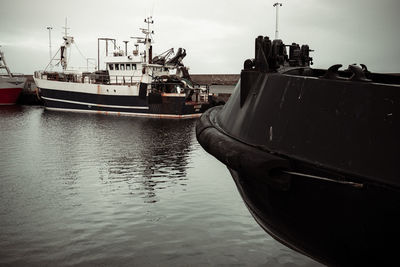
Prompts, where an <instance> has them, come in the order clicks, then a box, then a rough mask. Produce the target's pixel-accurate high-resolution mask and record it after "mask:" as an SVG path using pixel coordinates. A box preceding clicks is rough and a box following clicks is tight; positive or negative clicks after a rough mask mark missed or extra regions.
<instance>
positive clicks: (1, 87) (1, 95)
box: [0, 50, 26, 105]
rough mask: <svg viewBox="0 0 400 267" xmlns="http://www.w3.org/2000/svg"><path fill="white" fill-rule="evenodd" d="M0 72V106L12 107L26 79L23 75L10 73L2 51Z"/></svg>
mask: <svg viewBox="0 0 400 267" xmlns="http://www.w3.org/2000/svg"><path fill="white" fill-rule="evenodd" d="M0 71H1V74H0V105H14V104H15V103H16V102H17V100H18V97H19V95H20V94H21V91H22V89H23V88H24V86H25V83H26V78H25V77H24V75H23V74H15V73H11V71H10V69H9V68H8V66H7V63H6V60H5V58H4V52H3V51H2V50H0Z"/></svg>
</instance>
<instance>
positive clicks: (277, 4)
mask: <svg viewBox="0 0 400 267" xmlns="http://www.w3.org/2000/svg"><path fill="white" fill-rule="evenodd" d="M280 6H282V3H278V2H276V3H275V4H274V5H273V7H275V8H276V25H275V39H278V17H279V7H280Z"/></svg>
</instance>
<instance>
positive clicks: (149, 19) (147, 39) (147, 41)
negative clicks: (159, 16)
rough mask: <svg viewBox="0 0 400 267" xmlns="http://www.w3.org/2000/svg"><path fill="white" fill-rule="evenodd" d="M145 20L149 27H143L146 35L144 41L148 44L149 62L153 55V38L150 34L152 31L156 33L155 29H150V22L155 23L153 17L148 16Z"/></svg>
mask: <svg viewBox="0 0 400 267" xmlns="http://www.w3.org/2000/svg"><path fill="white" fill-rule="evenodd" d="M144 22H146V23H147V29H141V30H142V32H143V33H144V34H145V35H146V37H145V40H144V43H145V45H146V55H145V56H146V61H145V62H146V63H147V64H149V63H150V61H151V57H152V55H151V54H152V51H151V39H150V35H151V34H152V33H154V31H150V24H153V23H154V21H153V17H151V16H150V17H147V18H146V19H145V20H144Z"/></svg>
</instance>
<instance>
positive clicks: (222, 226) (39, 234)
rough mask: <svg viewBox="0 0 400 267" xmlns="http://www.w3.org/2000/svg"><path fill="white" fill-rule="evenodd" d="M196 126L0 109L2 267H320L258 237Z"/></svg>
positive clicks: (260, 234)
mask: <svg viewBox="0 0 400 267" xmlns="http://www.w3.org/2000/svg"><path fill="white" fill-rule="evenodd" d="M195 123H196V120H194V119H190V120H159V119H147V118H133V117H117V116H104V115H93V114H92V115H89V114H78V113H64V112H52V111H47V110H44V109H43V108H42V107H38V106H36V107H35V106H2V107H0V265H1V266H4V265H10V266H220V265H227V266H232V265H236V266H320V265H319V264H318V263H316V262H315V261H313V260H311V259H309V258H308V257H306V256H303V255H301V254H299V253H297V252H295V251H293V250H291V249H289V248H287V247H285V246H284V245H282V244H280V243H279V242H277V241H275V240H274V239H273V238H272V237H270V236H269V235H268V234H266V233H265V232H264V231H263V230H262V229H261V227H260V226H259V225H258V224H257V223H256V221H255V220H254V219H253V218H252V216H251V215H250V213H249V211H248V210H247V208H246V206H245V204H244V202H243V201H242V199H241V197H240V195H239V193H238V191H237V189H236V186H235V184H234V181H233V179H232V178H231V176H230V174H229V171H228V170H227V169H226V167H225V165H222V164H221V163H220V162H219V161H217V160H216V159H214V158H213V157H212V156H211V155H209V154H208V153H206V152H205V151H204V150H203V149H202V148H201V146H200V145H199V144H198V143H197V140H196V136H195V132H194V127H195Z"/></svg>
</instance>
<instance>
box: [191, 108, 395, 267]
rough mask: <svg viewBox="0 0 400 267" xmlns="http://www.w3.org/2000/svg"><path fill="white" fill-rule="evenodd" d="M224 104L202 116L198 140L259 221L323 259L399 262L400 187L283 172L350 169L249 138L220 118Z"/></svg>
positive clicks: (365, 263)
mask: <svg viewBox="0 0 400 267" xmlns="http://www.w3.org/2000/svg"><path fill="white" fill-rule="evenodd" d="M222 109H223V108H222V107H214V108H212V109H210V110H208V111H207V112H205V113H204V114H203V116H202V117H201V118H200V120H199V122H198V124H197V127H196V133H197V138H198V141H199V143H200V144H201V145H202V146H203V147H204V148H205V149H206V150H207V151H208V152H209V153H211V154H212V155H214V156H215V157H216V158H217V159H219V160H220V161H221V162H223V163H224V164H226V165H227V167H228V169H229V170H230V172H231V174H232V177H233V178H234V180H235V183H236V185H237V188H238V190H239V192H240V193H241V196H242V198H243V199H244V201H245V203H246V205H247V207H248V208H249V210H250V212H251V213H252V215H253V216H254V218H255V219H256V221H257V222H258V223H259V224H260V225H261V226H262V227H263V228H264V229H265V230H266V231H267V232H268V233H270V234H271V235H272V236H273V237H274V238H276V239H277V240H279V241H281V242H282V243H284V244H286V245H287V246H289V247H291V248H293V249H295V250H297V251H300V252H302V253H304V254H306V255H308V256H310V257H312V258H314V259H316V260H318V261H320V262H322V263H324V264H329V265H335V266H336V265H339V266H343V265H348V266H370V265H375V266H378V265H393V264H394V263H395V262H396V261H397V254H396V252H397V248H398V247H399V245H398V242H399V240H400V228H399V225H400V198H399V191H398V190H397V189H396V188H393V187H391V186H386V185H383V184H379V183H371V182H368V181H366V180H363V179H361V178H360V177H358V176H352V175H346V180H347V181H353V182H354V181H355V182H354V183H352V182H349V183H348V184H345V183H344V184H342V183H339V182H335V180H333V179H332V181H331V180H320V179H313V178H310V177H302V176H295V175H288V174H285V173H283V172H282V170H296V171H297V172H302V173H313V174H315V173H318V174H319V175H321V176H324V177H337V176H343V173H340V172H335V171H332V170H329V169H325V168H323V167H321V166H316V165H312V164H309V163H307V162H302V161H300V160H298V159H294V158H289V157H284V156H281V155H277V154H273V153H270V152H267V151H265V150H264V149H262V148H260V147H257V146H253V145H249V144H246V143H245V142H243V141H240V140H238V139H236V138H234V137H233V136H231V135H230V134H229V133H228V132H226V131H224V129H222V128H221V127H220V125H219V124H218V122H217V120H218V115H219V113H220V112H221V110H222Z"/></svg>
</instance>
